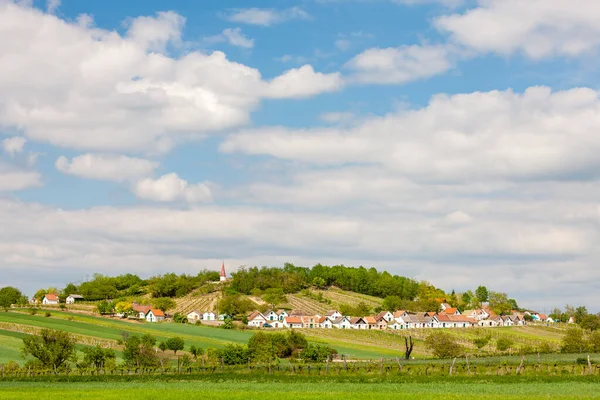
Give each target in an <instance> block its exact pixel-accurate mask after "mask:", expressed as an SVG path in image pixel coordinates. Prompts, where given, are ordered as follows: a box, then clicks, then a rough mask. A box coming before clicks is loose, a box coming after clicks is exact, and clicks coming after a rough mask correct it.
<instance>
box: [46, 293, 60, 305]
mask: <svg viewBox="0 0 600 400" xmlns="http://www.w3.org/2000/svg"><path fill="white" fill-rule="evenodd" d="M58 303H59V300H58V296H57V295H56V294H55V293H48V294H47V295H45V296H44V298H43V299H42V304H58Z"/></svg>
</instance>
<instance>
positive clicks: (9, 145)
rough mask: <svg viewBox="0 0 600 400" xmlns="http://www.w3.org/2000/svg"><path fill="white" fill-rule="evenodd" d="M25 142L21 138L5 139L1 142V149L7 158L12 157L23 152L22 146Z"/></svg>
mask: <svg viewBox="0 0 600 400" xmlns="http://www.w3.org/2000/svg"><path fill="white" fill-rule="evenodd" d="M26 142H27V140H26V139H25V138H24V137H21V136H14V137H11V138H6V139H3V140H2V149H3V150H4V152H5V153H7V154H8V155H9V156H11V157H13V156H14V155H15V154H17V153H22V152H23V146H25V143H26Z"/></svg>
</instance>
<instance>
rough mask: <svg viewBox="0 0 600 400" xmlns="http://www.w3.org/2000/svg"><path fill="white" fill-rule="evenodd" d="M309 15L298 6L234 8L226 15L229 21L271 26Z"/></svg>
mask: <svg viewBox="0 0 600 400" xmlns="http://www.w3.org/2000/svg"><path fill="white" fill-rule="evenodd" d="M310 18H311V17H310V15H309V14H308V13H307V12H306V11H304V10H302V9H301V8H299V7H292V8H288V9H283V10H276V9H272V8H245V9H234V10H231V12H230V13H229V14H228V15H226V19H227V20H229V21H231V22H241V23H245V24H251V25H262V26H272V25H275V24H280V23H282V22H285V21H289V20H292V19H304V20H306V19H310Z"/></svg>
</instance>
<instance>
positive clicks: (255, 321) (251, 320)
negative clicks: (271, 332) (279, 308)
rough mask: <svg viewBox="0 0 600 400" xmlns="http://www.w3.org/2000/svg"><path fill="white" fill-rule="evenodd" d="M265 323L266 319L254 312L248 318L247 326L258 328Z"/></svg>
mask: <svg viewBox="0 0 600 400" xmlns="http://www.w3.org/2000/svg"><path fill="white" fill-rule="evenodd" d="M266 322H267V320H266V318H265V317H264V315H262V314H261V313H260V312H259V311H254V312H253V313H252V314H250V316H249V317H248V326H253V327H255V328H260V327H261V326H263V324H265V323H266Z"/></svg>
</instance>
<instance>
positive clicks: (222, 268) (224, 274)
mask: <svg viewBox="0 0 600 400" xmlns="http://www.w3.org/2000/svg"><path fill="white" fill-rule="evenodd" d="M219 280H220V281H221V282H224V281H226V280H227V274H226V273H225V261H223V264H222V265H221V274H220V277H219Z"/></svg>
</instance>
